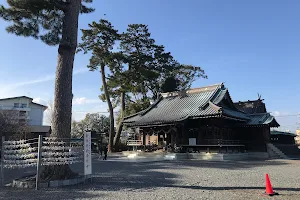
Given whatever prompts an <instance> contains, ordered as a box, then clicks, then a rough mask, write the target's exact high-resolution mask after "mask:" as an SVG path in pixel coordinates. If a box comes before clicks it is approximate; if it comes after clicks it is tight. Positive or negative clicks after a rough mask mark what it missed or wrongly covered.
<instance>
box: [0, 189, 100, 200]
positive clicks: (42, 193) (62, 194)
mask: <svg viewBox="0 0 300 200" xmlns="http://www.w3.org/2000/svg"><path fill="white" fill-rule="evenodd" d="M104 196H105V195H104V194H97V195H96V194H92V193H89V192H87V191H82V190H78V189H76V188H72V189H71V188H70V189H67V190H66V189H64V188H51V189H40V190H38V191H36V190H34V189H17V188H0V199H3V200H17V199H18V200H21V199H22V200H32V199H34V200H39V199H41V200H45V199H62V200H63V199H64V200H71V199H90V198H99V199H101V198H103V197H104Z"/></svg>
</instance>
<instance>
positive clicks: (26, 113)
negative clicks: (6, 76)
mask: <svg viewBox="0 0 300 200" xmlns="http://www.w3.org/2000/svg"><path fill="white" fill-rule="evenodd" d="M32 101H33V99H32V98H30V97H26V96H20V97H11V98H5V99H0V111H1V110H3V111H11V112H12V113H13V120H16V121H19V123H24V124H27V126H28V127H29V131H30V132H31V133H33V134H34V135H35V136H34V137H38V135H44V136H47V135H49V134H50V132H51V127H50V126H43V117H44V111H45V110H46V109H47V106H45V105H42V104H38V103H34V102H32Z"/></svg>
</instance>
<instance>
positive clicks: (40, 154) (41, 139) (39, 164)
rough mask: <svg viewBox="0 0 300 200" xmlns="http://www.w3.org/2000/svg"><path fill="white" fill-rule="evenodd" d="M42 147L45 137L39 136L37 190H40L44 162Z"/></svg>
mask: <svg viewBox="0 0 300 200" xmlns="http://www.w3.org/2000/svg"><path fill="white" fill-rule="evenodd" d="M42 145H43V136H42V135H39V140H38V156H37V164H36V179H35V189H36V190H38V189H39V179H40V168H41V162H42Z"/></svg>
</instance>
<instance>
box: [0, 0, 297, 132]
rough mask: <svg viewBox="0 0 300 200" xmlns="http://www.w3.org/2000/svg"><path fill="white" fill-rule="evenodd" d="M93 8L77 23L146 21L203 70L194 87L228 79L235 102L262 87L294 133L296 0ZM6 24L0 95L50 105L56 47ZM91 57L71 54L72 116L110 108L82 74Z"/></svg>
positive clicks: (117, 3) (91, 77) (1, 26)
mask: <svg viewBox="0 0 300 200" xmlns="http://www.w3.org/2000/svg"><path fill="white" fill-rule="evenodd" d="M2 3H4V0H0V4H2ZM93 6H94V7H95V8H96V12H94V13H93V14H89V15H81V16H80V25H79V26H80V28H86V27H87V24H88V23H90V22H92V21H98V20H99V19H101V18H105V19H108V20H110V21H111V22H112V23H113V25H114V26H115V27H116V28H117V29H118V30H120V31H124V30H125V29H126V26H127V25H128V24H130V23H143V24H147V25H149V30H150V32H151V33H152V37H153V38H154V39H156V41H157V43H159V44H162V45H165V47H166V50H168V51H170V52H172V54H173V56H174V57H175V58H176V59H177V60H178V61H180V62H181V63H185V64H193V65H198V66H201V67H202V68H203V69H204V70H205V72H206V73H207V75H208V79H207V80H202V79H200V80H197V81H195V82H194V84H193V87H199V86H204V85H208V84H215V83H220V82H225V86H226V87H227V88H229V91H230V93H231V96H232V98H233V100H234V101H239V100H241V101H242V100H253V99H256V98H257V93H258V92H259V93H260V94H261V95H262V98H264V99H265V103H266V105H267V109H268V111H269V112H273V114H274V115H275V116H277V120H278V121H279V123H281V125H282V129H292V130H294V129H295V128H296V126H297V125H296V122H300V118H299V117H297V116H285V115H295V114H298V113H300V105H299V99H300V93H299V88H300V80H299V74H300V67H299V65H300V56H299V55H300V37H299V36H300V25H299V19H300V12H299V7H300V1H297V0H286V1H280V0H264V1H259V0H251V1H238V0H227V1H221V0H218V1H217V0H212V1H204V0H189V1H180V0H172V1H161V0H151V1H140V0H130V1H129V0H127V1H124V0H95V3H93ZM104 14H106V16H104ZM6 25H7V24H6V23H4V22H3V21H1V22H0V37H1V41H2V43H1V49H2V51H1V54H0V58H1V71H0V89H1V91H2V92H1V94H0V97H8V96H16V95H28V96H31V97H33V98H36V101H38V102H41V103H47V102H48V101H50V100H52V99H53V92H54V87H53V86H54V75H55V68H56V61H57V47H49V46H46V45H45V44H43V43H42V42H40V41H37V40H34V39H31V38H23V37H17V36H15V35H10V34H7V33H6V31H5V27H6ZM88 59H89V57H88V56H85V55H82V54H77V55H76V59H75V68H74V80H73V93H74V95H75V97H74V98H75V102H74V108H73V110H74V119H77V120H79V119H81V118H83V116H84V114H85V113H86V112H95V111H98V112H102V111H104V112H105V111H106V110H107V109H106V105H105V103H102V102H100V101H99V100H98V95H99V93H100V91H99V88H100V87H101V82H100V73H98V72H88V71H87V69H86V65H87V64H88ZM298 126H300V125H298Z"/></svg>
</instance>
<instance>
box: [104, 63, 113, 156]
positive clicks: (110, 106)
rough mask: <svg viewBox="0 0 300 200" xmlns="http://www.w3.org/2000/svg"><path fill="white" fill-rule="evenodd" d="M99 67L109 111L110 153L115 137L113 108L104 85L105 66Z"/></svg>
mask: <svg viewBox="0 0 300 200" xmlns="http://www.w3.org/2000/svg"><path fill="white" fill-rule="evenodd" d="M100 67H101V68H100V70H101V78H102V85H103V89H104V94H105V98H106V102H107V105H108V110H109V121H110V124H109V125H110V126H109V139H108V151H109V152H111V151H112V147H113V138H114V135H115V119H114V109H113V106H112V104H111V101H110V95H109V92H108V88H107V84H106V79H105V65H101V66H100Z"/></svg>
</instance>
